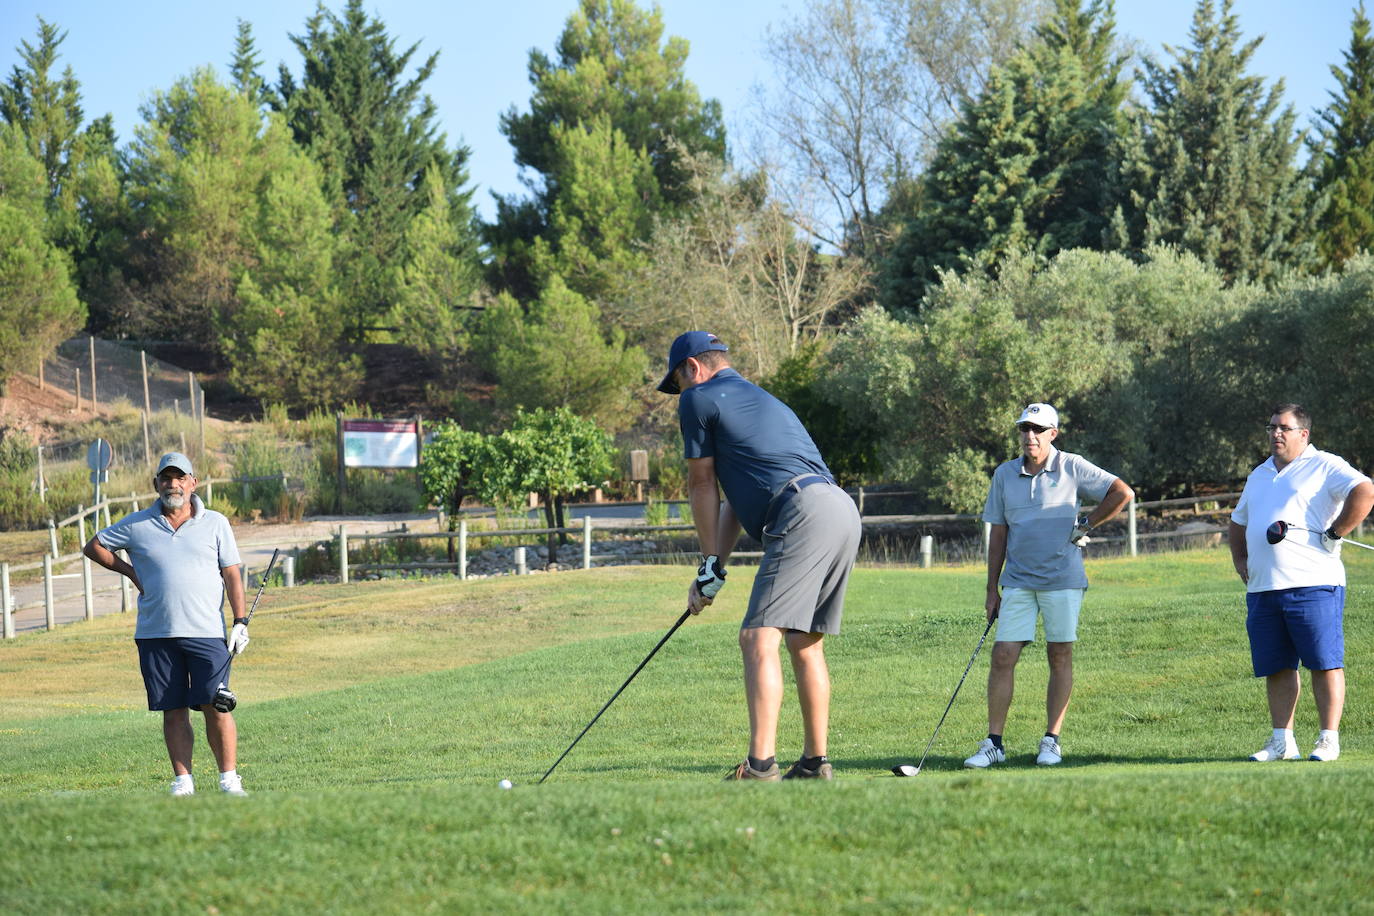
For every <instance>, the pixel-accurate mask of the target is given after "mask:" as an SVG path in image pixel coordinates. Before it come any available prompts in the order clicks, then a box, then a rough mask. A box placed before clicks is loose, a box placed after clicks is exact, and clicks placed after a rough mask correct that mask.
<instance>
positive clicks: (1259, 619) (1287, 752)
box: [1229, 404, 1374, 761]
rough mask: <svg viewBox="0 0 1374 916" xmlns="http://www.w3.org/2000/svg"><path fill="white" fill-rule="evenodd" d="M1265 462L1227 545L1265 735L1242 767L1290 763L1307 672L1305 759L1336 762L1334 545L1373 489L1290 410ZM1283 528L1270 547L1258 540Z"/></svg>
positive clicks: (1339, 682) (1371, 499) (1339, 583)
mask: <svg viewBox="0 0 1374 916" xmlns="http://www.w3.org/2000/svg"><path fill="white" fill-rule="evenodd" d="M1265 431H1266V432H1267V433H1268V434H1269V451H1270V455H1269V458H1268V459H1266V460H1265V462H1264V463H1263V464H1261V465H1259V466H1258V467H1256V468H1255V469H1254V470H1253V471H1251V472H1250V476H1249V477H1248V478H1247V479H1246V481H1245V489H1244V490H1243V491H1242V492H1241V494H1240V501H1239V502H1238V503H1236V508H1235V511H1233V512H1232V513H1231V524H1230V526H1229V536H1230V541H1231V562H1232V563H1233V564H1234V565H1235V568H1236V573H1237V574H1239V576H1240V579H1241V581H1242V582H1244V583H1245V604H1246V608H1247V614H1246V618H1245V629H1246V632H1247V634H1248V635H1249V637H1250V661H1251V665H1252V667H1253V668H1254V672H1255V677H1262V678H1264V679H1265V689H1266V693H1267V696H1268V701H1269V719H1270V723H1271V724H1272V725H1273V728H1274V732H1273V735H1272V736H1271V737H1270V739H1269V741H1268V743H1266V744H1265V745H1264V747H1262V748H1260V749H1259V750H1258V751H1256V752H1255V753H1254V754H1251V755H1250V759H1251V760H1258V761H1270V760H1295V759H1297V758H1298V757H1299V756H1300V755H1299V754H1298V745H1297V741H1296V740H1294V738H1293V716H1294V713H1295V712H1296V711H1297V707H1298V695H1299V693H1300V692H1301V690H1302V681H1301V679H1300V678H1299V676H1298V664H1299V663H1301V664H1303V665H1305V666H1306V667H1307V669H1308V670H1309V671H1310V672H1311V673H1312V696H1313V698H1314V699H1315V700H1316V703H1317V718H1318V720H1319V723H1320V729H1321V730H1320V732H1319V733H1318V735H1317V742H1316V745H1315V746H1314V747H1313V748H1312V753H1311V755H1309V758H1308V759H1310V760H1335V759H1336V758H1337V757H1339V756H1340V753H1341V742H1340V724H1341V713H1342V712H1343V711H1344V709H1345V632H1344V626H1343V624H1344V616H1345V566H1344V565H1342V563H1341V540H1340V539H1341V538H1342V537H1344V536H1345V535H1347V534H1349V533H1350V532H1351V531H1352V530H1354V528H1355V526H1356V525H1358V524H1359V523H1360V522H1361V521H1363V520H1364V517H1365V516H1366V515H1368V514H1369V509H1370V506H1372V505H1374V483H1371V482H1370V480H1369V478H1368V477H1366V476H1365V475H1364V474H1361V473H1360V472H1359V471H1357V470H1355V469H1354V468H1353V467H1351V466H1350V465H1349V464H1348V463H1347V462H1346V460H1345V459H1344V458H1341V457H1340V456H1338V455H1333V454H1331V453H1330V452H1323V451H1320V450H1318V449H1317V448H1315V447H1314V446H1313V445H1312V443H1311V441H1310V440H1311V438H1312V418H1311V416H1310V415H1309V414H1308V412H1307V411H1306V410H1304V409H1303V408H1302V407H1301V406H1300V405H1298V404H1280V405H1279V406H1277V407H1275V408H1274V410H1273V411H1272V415H1271V416H1270V417H1269V424H1268V425H1267V426H1266V427H1265ZM1275 522H1287V523H1288V525H1289V526H1290V527H1289V529H1288V533H1287V535H1286V536H1284V537H1283V538H1282V539H1281V540H1280V541H1279V542H1278V543H1276V544H1270V543H1269V540H1268V538H1267V537H1266V532H1267V531H1268V529H1269V527H1270V526H1271V525H1273V524H1274V523H1275Z"/></svg>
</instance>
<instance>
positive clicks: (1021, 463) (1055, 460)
mask: <svg viewBox="0 0 1374 916" xmlns="http://www.w3.org/2000/svg"><path fill="white" fill-rule="evenodd" d="M1058 470H1059V449H1057V448H1055V447H1054V446H1053V445H1051V446H1050V456H1049V457H1048V458H1046V459H1045V466H1044V467H1042V468H1041V469H1040V470H1038V471H1036V472H1035V473H1036V474H1046V473H1050V472H1053V471H1058ZM1016 472H1017V473H1018V474H1020V475H1021V476H1022V477H1034V476H1035V474H1027V473H1026V456H1025V455H1022V456H1021V458H1020V459H1019V460H1018V461H1017V463H1016Z"/></svg>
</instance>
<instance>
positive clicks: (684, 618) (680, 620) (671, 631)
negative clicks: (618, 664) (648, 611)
mask: <svg viewBox="0 0 1374 916" xmlns="http://www.w3.org/2000/svg"><path fill="white" fill-rule="evenodd" d="M691 614H692V611H691V610H690V609H688V610H685V611H683V612H682V616H681V617H679V618H678V619H677V622H676V623H674V624H673V625H672V627H671V628H670V629H669V630H668V632H667V633H664V634H663V638H662V639H660V640H659V641H658V645H656V646H654V648H653V650H652V651H650V652H649V654H648V655H646V656H644V661H642V662H640V663H639V667H638V668H636V669H635V670H634V671H633V672H632V673H631V674H630V676H629V677H627V678H625V683H623V684H621V685H620V689H619V690H617V691H616V692H615V693H613V694H611V698H610V699H609V700H607V701H606V705H605V706H602V707H601V711H600V712H598V713H597V714H596V715H594V716H592V721H590V722H588V723H587V727H586V728H584V729H582V731H581V733H580V734H578V736H577V737H576V738H574V739H573V743H572V744H569V745H568V749H567V750H566V751H564V752H563V753H562V754H561V755H559V757H558V759H557V760H555V761H554V762H553V766H551V767H549V769H548V772H547V773H545V774H544V775H543V776H541V777H539V783H538V784H539V785H543V783H544V780H546V779H548V778H549V773H552V772H553V771H554V770H555V769H557V768H558V765H559V764H560V763H562V762H563V758H564V757H566V756H568V754H570V753H572V749H573V748H575V747H577V742H579V741H581V740H582V736H583V735H585V734H586V733H587V732H589V731H591V729H592V726H593V725H595V724H596V720H597V719H600V718H601V713H603V712H605V711H606V710H608V709H610V708H611V704H612V703H614V702H615V698H616V697H618V696H620V694H621V693H622V692H624V690H625V688H626V687H629V686H630V681H633V680H634V679H635V675H636V674H639V672H641V671H643V670H644V666H645V665H647V664H649V659H651V658H653V657H654V655H655V654H656V653H657V652H658V650H659V649H662V648H663V644H664V643H666V642H667V641H668V640H669V639H670V638H671V637H672V635H673V634H674V633H676V632H677V628H678V627H680V626H682V625H683V624H684V623H686V622H687V618H688V617H690V616H691Z"/></svg>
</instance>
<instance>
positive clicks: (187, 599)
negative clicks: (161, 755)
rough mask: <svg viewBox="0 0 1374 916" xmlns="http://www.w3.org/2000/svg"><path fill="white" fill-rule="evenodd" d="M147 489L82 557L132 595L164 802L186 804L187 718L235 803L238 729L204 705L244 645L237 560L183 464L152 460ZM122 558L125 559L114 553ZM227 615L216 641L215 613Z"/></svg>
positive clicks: (230, 535)
mask: <svg viewBox="0 0 1374 916" xmlns="http://www.w3.org/2000/svg"><path fill="white" fill-rule="evenodd" d="M153 487H154V489H156V490H157V492H158V499H157V501H156V502H154V503H153V504H152V505H151V506H149V507H148V508H147V509H143V510H141V511H139V512H134V513H131V514H129V515H126V516H124V518H122V519H120V520H119V521H117V522H115V523H114V524H113V525H111V526H110V527H108V528H105V529H103V530H102V531H99V532H97V533H96V535H95V536H94V537H92V538H91V539H90V541H89V542H88V543H87V544H86V547H85V554H86V556H88V557H90V558H91V559H92V560H94V561H95V562H96V563H99V564H100V565H101V566H104V567H105V568H106V569H110V570H113V571H114V572H117V573H119V574H120V575H123V576H127V577H128V578H129V580H130V581H132V582H133V584H134V586H135V587H136V588H137V589H138V623H137V624H136V626H135V629H134V642H135V643H136V644H137V645H138V659H139V667H140V668H141V669H142V672H143V685H144V687H145V688H146V690H147V692H148V708H149V709H156V710H161V711H162V736H163V739H164V740H165V741H166V743H167V754H168V756H169V757H171V760H172V773H173V775H174V777H175V779H174V780H173V782H172V794H173V795H192V794H194V792H195V784H194V782H193V780H192V778H191V752H192V749H193V748H194V746H195V732H194V730H193V729H192V727H191V710H192V709H199V710H200V711H201V712H202V713H203V714H204V715H205V737H206V739H207V741H208V742H209V744H210V750H211V752H213V753H214V755H215V761H216V762H217V763H218V764H219V771H220V776H219V787H220V789H221V790H222V791H224V792H227V793H229V794H231V795H244V794H246V793H245V792H244V791H243V782H242V780H241V779H240V778H239V775H238V769H237V757H238V730H237V727H236V725H235V723H234V717H233V715H232V714H231V713H228V712H220V711H219V710H217V709H215V707H214V706H213V705H212V704H213V702H214V700H215V696H216V694H217V693H218V692H219V691H220V689H221V688H222V689H224V690H226V691H227V690H228V687H229V659H230V658H231V657H232V656H234V655H237V654H238V653H240V652H242V651H243V649H244V647H246V646H247V645H248V626H247V621H246V620H245V619H244V601H243V597H244V596H243V580H242V579H240V578H239V562H240V560H239V551H238V546H237V545H236V544H235V542H234V532H233V531H232V530H231V529H230V527H229V520H228V519H226V518H225V517H224V516H223V515H221V514H220V513H218V512H214V511H212V510H210V509H207V508H205V504H204V503H203V502H201V500H200V497H199V496H196V494H195V490H196V477H195V472H194V471H193V469H192V467H191V461H190V459H188V458H187V457H186V456H185V455H182V454H181V453H179V452H170V453H168V454H166V455H163V456H162V459H161V460H160V461H159V462H158V465H157V475H156V476H155V477H154V478H153ZM116 550H124V551H126V552H127V553H128V555H129V560H128V561H125V560H124V559H122V558H120V557H119V556H117V555H116V554H115V553H114V551H116ZM225 596H228V598H229V607H230V609H231V610H232V611H233V613H234V627H233V630H232V632H231V633H230V635H229V637H228V639H227V640H226V638H225V635H224V617H223V612H222V611H221V608H222V606H223V604H224V599H225Z"/></svg>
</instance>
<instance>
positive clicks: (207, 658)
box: [134, 636, 229, 709]
mask: <svg viewBox="0 0 1374 916" xmlns="http://www.w3.org/2000/svg"><path fill="white" fill-rule="evenodd" d="M134 642H135V643H137V644H138V667H139V668H140V669H142V671H143V686H144V687H145V688H146V689H147V691H148V708H149V709H183V708H185V707H188V706H190V707H195V706H204V705H205V704H207V703H209V702H210V701H211V700H213V699H214V698H215V691H216V690H218V689H219V687H220V684H221V683H222V684H223V685H224V686H225V687H228V686H229V649H228V648H227V647H226V646H225V645H224V640H222V639H215V638H213V637H189V636H188V637H173V638H170V639H135V640H134Z"/></svg>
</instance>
